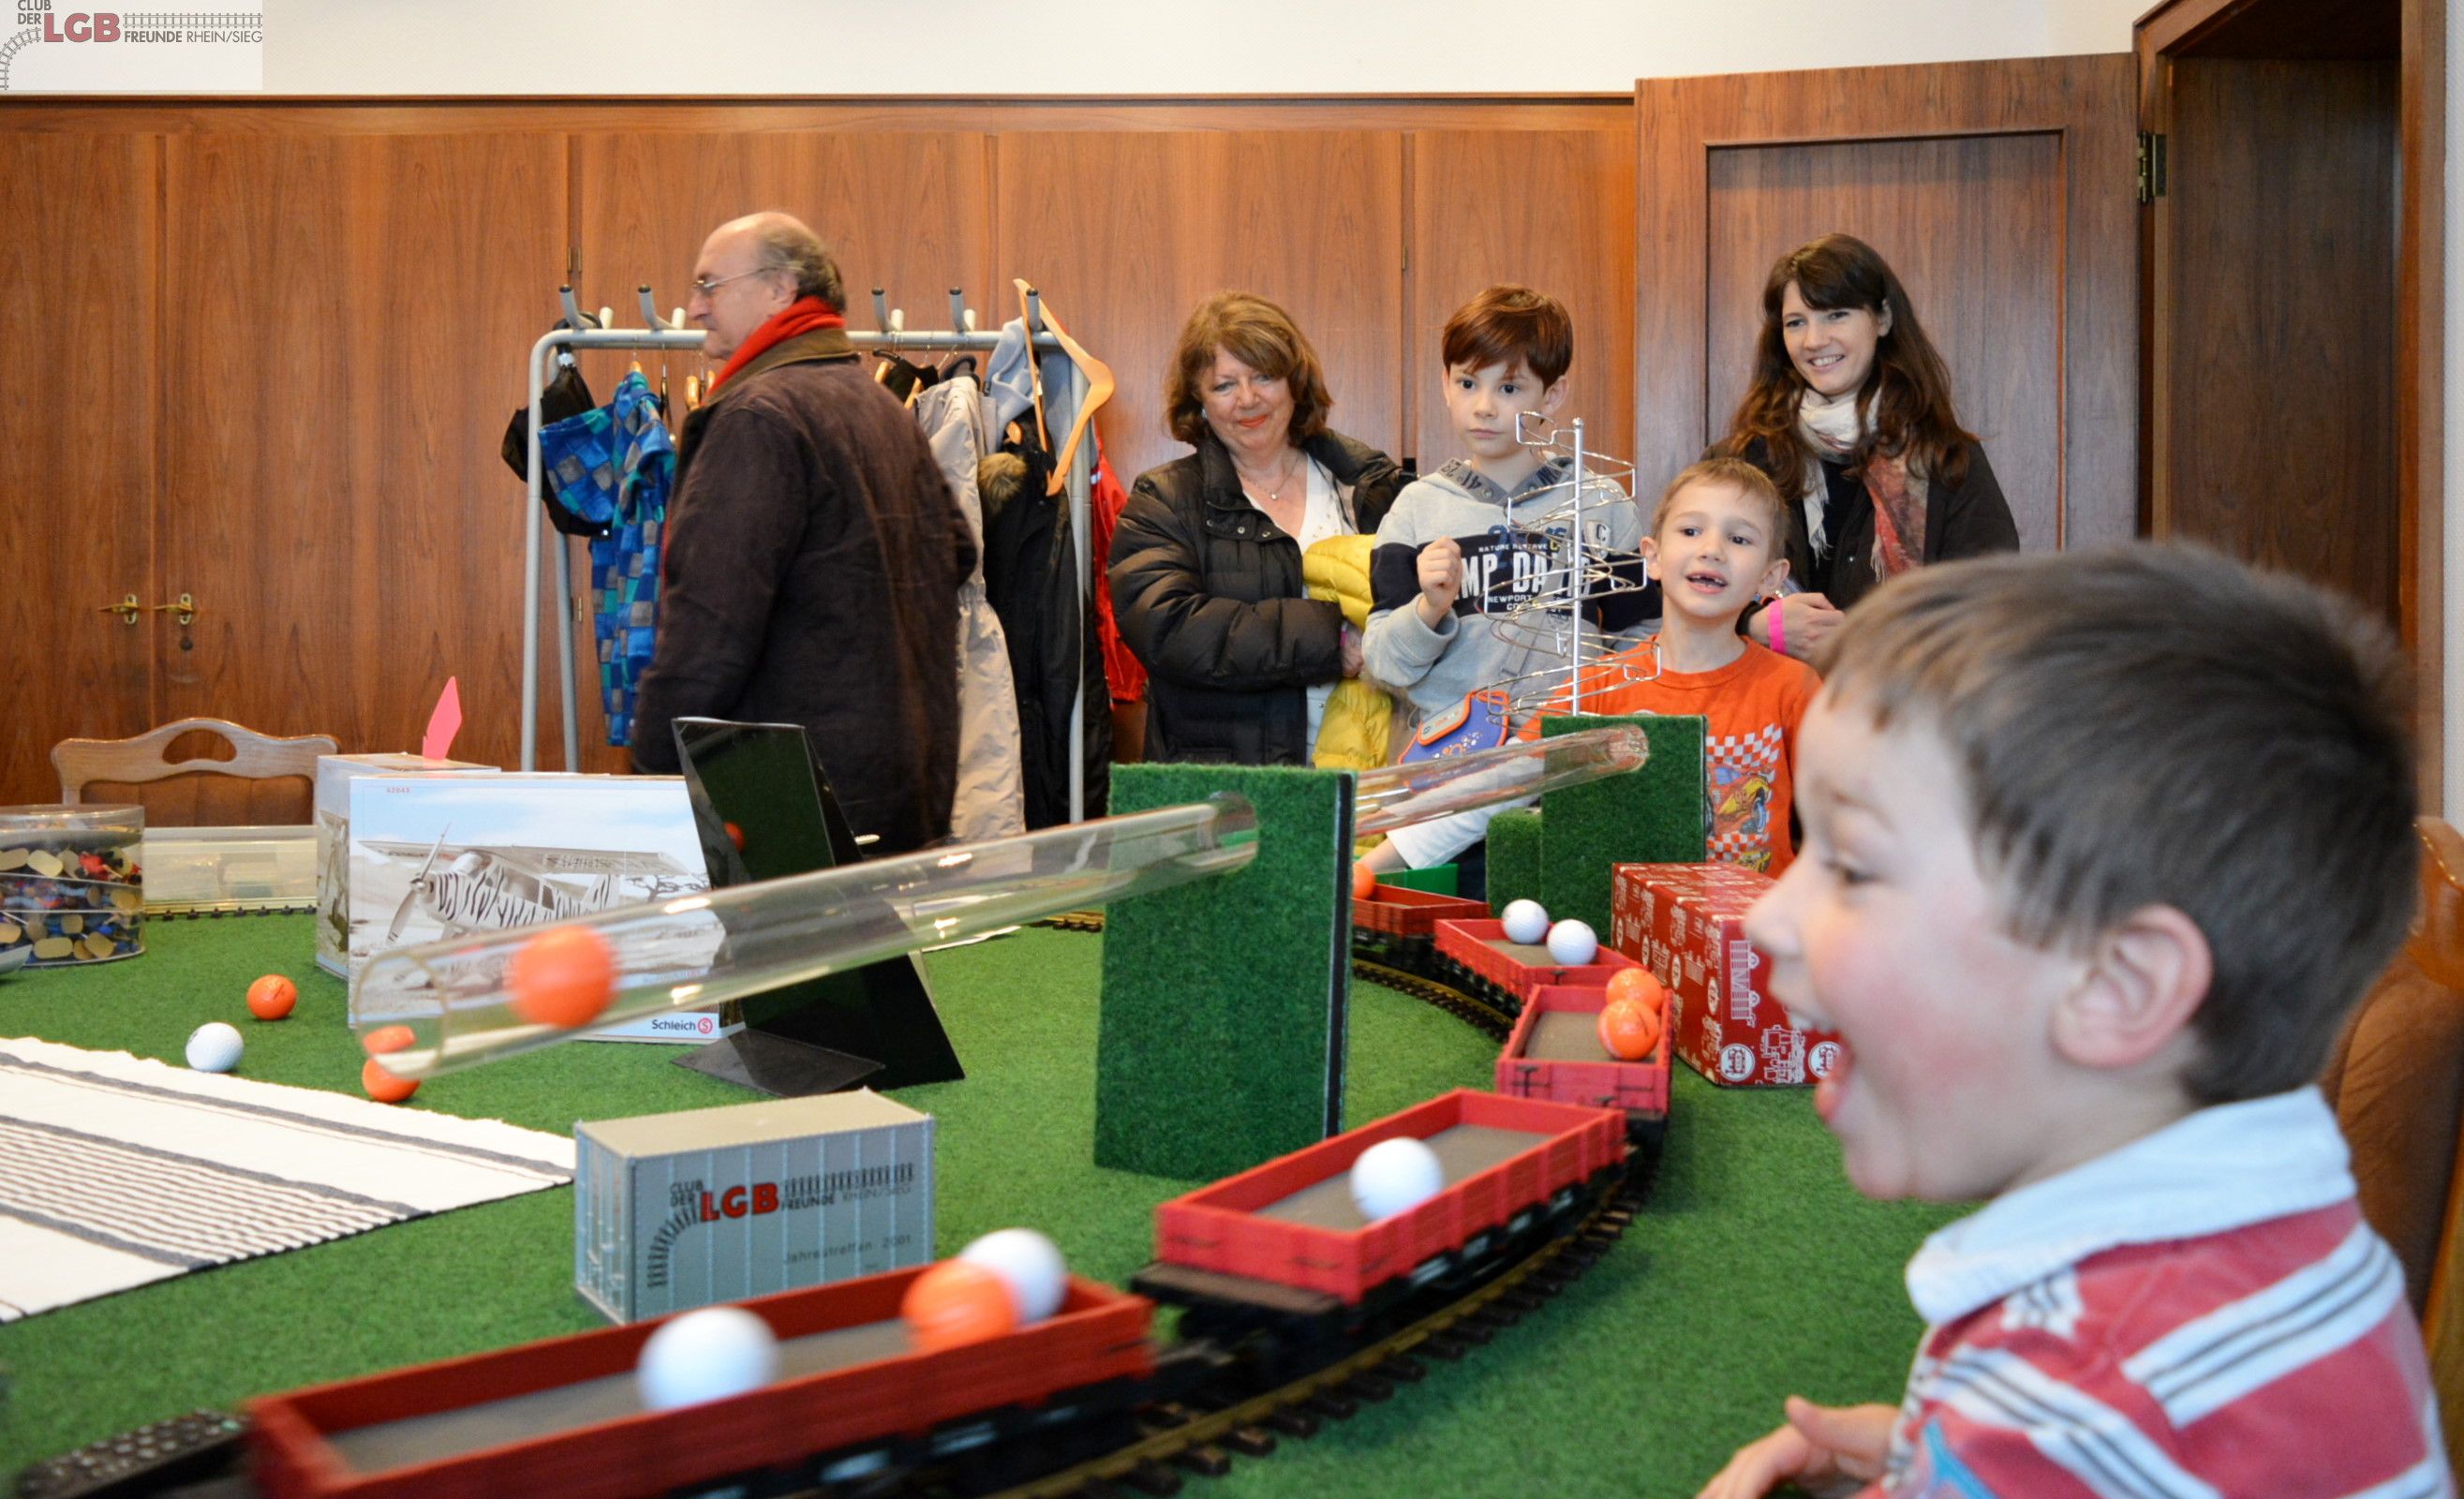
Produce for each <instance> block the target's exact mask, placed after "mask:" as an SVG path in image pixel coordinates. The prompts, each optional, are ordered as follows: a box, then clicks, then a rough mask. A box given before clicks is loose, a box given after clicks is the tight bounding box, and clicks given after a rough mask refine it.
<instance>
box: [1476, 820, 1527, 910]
mask: <svg viewBox="0 0 2464 1499" xmlns="http://www.w3.org/2000/svg"><path fill="white" fill-rule="evenodd" d="M1539 898H1540V809H1539V808H1538V807H1536V806H1516V807H1508V808H1507V810H1505V811H1503V812H1500V813H1498V814H1497V815H1496V816H1495V817H1492V818H1490V819H1489V820H1488V909H1489V910H1491V911H1504V910H1505V909H1506V907H1507V903H1508V902H1510V901H1517V900H1538V899H1539Z"/></svg>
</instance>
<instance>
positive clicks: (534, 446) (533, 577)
mask: <svg viewBox="0 0 2464 1499" xmlns="http://www.w3.org/2000/svg"><path fill="white" fill-rule="evenodd" d="M639 295H640V298H641V308H642V322H643V324H644V325H643V326H642V327H639V328H615V327H609V326H607V323H608V322H609V321H610V320H611V317H610V315H609V313H608V310H607V309H605V308H602V309H601V310H600V315H599V316H598V317H595V318H594V317H592V316H590V315H589V314H587V313H584V312H583V311H582V309H581V307H580V306H579V305H578V303H577V301H576V299H575V298H574V295H573V288H572V287H570V286H566V287H561V288H559V296H560V297H561V299H562V301H563V306H564V322H563V323H562V324H561V326H559V327H556V328H552V329H550V330H548V332H547V333H546V334H544V335H543V336H541V337H540V339H539V342H536V343H533V344H532V345H531V359H530V440H529V444H528V448H529V471H528V474H527V479H528V486H529V502H528V504H527V506H526V507H525V519H524V522H523V524H524V527H525V533H524V542H523V550H522V763H521V768H522V769H524V770H537V769H538V768H539V562H540V558H539V534H540V518H541V517H542V515H543V514H544V511H543V509H542V501H543V498H544V496H545V493H546V492H545V490H544V488H543V487H542V485H543V481H544V477H545V476H544V475H543V474H541V472H540V467H539V427H540V413H539V400H540V397H541V396H542V395H543V394H544V393H545V392H546V389H547V380H548V366H549V364H551V363H552V361H553V359H554V357H556V356H559V355H569V354H570V353H571V352H572V351H575V350H590V349H612V350H634V351H644V350H651V349H678V350H693V351H695V352H698V351H699V350H700V348H701V346H702V340H703V339H704V338H705V337H707V335H706V334H705V333H704V332H703V331H702V330H701V329H699V328H686V327H680V326H678V325H677V324H676V323H675V322H674V321H671V320H669V319H666V318H662V317H660V316H659V313H658V304H657V303H656V302H655V301H654V300H653V299H652V298H651V296H650V289H649V287H648V286H644V287H642V288H640V290H639ZM1026 304H1027V315H1026V322H1027V329H1026V332H1027V346H1028V349H1029V350H1030V357H1031V358H1032V359H1033V360H1034V361H1035V362H1037V363H1039V364H1040V363H1041V362H1042V361H1043V360H1044V359H1045V357H1047V356H1058V357H1059V358H1060V359H1061V360H1062V361H1063V363H1064V364H1066V366H1067V373H1066V376H1065V378H1066V379H1067V383H1068V384H1067V396H1068V398H1069V400H1070V402H1071V407H1070V409H1072V410H1076V409H1079V408H1083V407H1084V406H1085V404H1086V401H1087V395H1088V377H1087V372H1086V371H1085V370H1084V369H1082V368H1080V367H1079V365H1078V363H1077V361H1075V360H1074V359H1071V358H1070V356H1069V351H1068V350H1067V349H1066V348H1064V347H1063V346H1062V343H1061V341H1060V340H1059V339H1058V338H1056V337H1054V336H1053V334H1052V333H1051V331H1050V330H1049V329H1048V328H1046V327H1045V323H1044V317H1043V299H1042V298H1041V297H1039V296H1038V295H1037V294H1036V293H1035V292H1033V291H1029V292H1028V293H1027V294H1026ZM950 314H951V322H952V324H953V326H952V327H951V328H949V329H946V330H941V331H931V332H915V331H910V330H908V329H905V328H904V327H902V326H901V324H902V323H903V322H904V318H903V316H902V312H901V310H897V309H892V308H891V307H890V306H889V305H888V301H887V299H886V298H885V297H884V296H883V294H882V293H881V292H879V291H875V292H874V293H873V320H874V321H875V322H876V323H878V324H879V325H880V331H878V332H874V333H855V332H852V331H851V332H849V334H848V335H847V338H848V341H849V342H852V343H854V344H855V346H856V347H857V348H859V349H919V350H927V351H931V352H935V353H980V354H990V353H991V352H992V351H993V349H994V348H995V347H996V346H998V345H999V344H1000V342H1001V335H1000V333H999V332H998V331H995V332H989V333H986V332H978V331H977V330H976V326H975V322H976V320H975V316H974V314H973V313H972V312H970V311H969V310H968V308H967V305H966V297H965V294H964V293H963V292H961V291H960V290H958V289H957V288H953V289H952V290H951V292H950ZM1094 447H1095V434H1094V431H1093V430H1092V428H1091V427H1090V428H1089V430H1088V431H1087V435H1086V436H1085V438H1084V439H1083V440H1081V441H1080V442H1079V444H1078V446H1077V448H1076V449H1075V451H1073V452H1068V453H1067V454H1062V453H1055V454H1054V455H1053V457H1054V461H1055V462H1056V463H1057V464H1060V465H1061V466H1062V468H1063V471H1064V472H1065V473H1066V474H1067V475H1068V480H1067V495H1068V497H1069V526H1070V540H1071V542H1072V544H1073V546H1074V547H1075V549H1076V551H1077V585H1078V617H1079V620H1080V621H1081V624H1080V628H1082V629H1083V628H1089V626H1088V625H1087V624H1086V623H1085V621H1086V613H1087V589H1088V577H1089V573H1088V568H1089V556H1088V547H1089V545H1090V544H1091V543H1090V542H1089V536H1090V534H1091V530H1092V524H1093V518H1092V515H1091V514H1090V509H1091V496H1092V494H1093V490H1094V458H1093V453H1094ZM553 573H554V576H555V579H556V604H557V610H556V638H557V663H558V667H557V670H558V674H559V681H560V686H561V690H562V693H563V700H564V768H565V769H567V770H579V769H580V768H581V767H582V727H581V708H580V699H579V698H578V697H577V696H576V689H575V680H574V669H573V631H574V591H573V549H572V548H571V547H570V546H569V545H559V546H558V547H557V549H556V565H555V567H554V569H553ZM1086 815H1087V684H1086V680H1085V676H1084V673H1081V674H1080V677H1079V680H1078V686H1077V692H1076V694H1075V696H1074V698H1073V700H1072V702H1071V705H1070V709H1069V816H1070V820H1071V821H1073V822H1077V821H1083V820H1084V819H1085V818H1086Z"/></svg>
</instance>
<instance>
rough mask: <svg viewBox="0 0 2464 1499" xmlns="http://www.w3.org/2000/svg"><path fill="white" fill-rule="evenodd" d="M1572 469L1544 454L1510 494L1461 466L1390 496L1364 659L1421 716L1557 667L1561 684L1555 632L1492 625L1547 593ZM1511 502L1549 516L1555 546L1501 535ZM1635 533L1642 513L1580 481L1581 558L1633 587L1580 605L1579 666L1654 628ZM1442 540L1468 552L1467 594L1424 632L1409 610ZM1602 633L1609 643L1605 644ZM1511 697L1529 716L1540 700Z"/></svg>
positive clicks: (1529, 516) (1524, 522) (1521, 517)
mask: <svg viewBox="0 0 2464 1499" xmlns="http://www.w3.org/2000/svg"><path fill="white" fill-rule="evenodd" d="M1572 469H1573V464H1572V463H1571V462H1570V461H1568V460H1567V459H1564V458H1551V459H1550V460H1549V461H1548V462H1547V463H1544V464H1542V465H1541V466H1540V468H1539V469H1537V470H1536V471H1534V472H1533V473H1532V474H1531V475H1530V476H1529V478H1526V479H1525V480H1524V481H1523V482H1522V483H1521V484H1518V485H1516V486H1515V487H1514V491H1513V493H1512V494H1511V495H1510V496H1509V495H1508V494H1507V492H1506V491H1505V490H1503V489H1500V488H1499V487H1498V486H1497V484H1496V483H1495V482H1494V481H1492V480H1491V479H1489V478H1488V476H1487V475H1485V474H1482V473H1481V472H1480V471H1479V470H1478V469H1475V468H1473V467H1472V466H1471V465H1470V464H1469V463H1466V462H1464V461H1463V460H1462V459H1460V458H1458V459H1455V460H1453V461H1451V462H1449V463H1447V464H1446V466H1445V467H1444V468H1441V469H1440V470H1439V471H1438V472H1437V473H1435V474H1430V475H1428V476H1426V477H1424V478H1421V479H1418V480H1416V481H1414V482H1413V483H1412V484H1411V485H1409V486H1408V487H1406V488H1405V489H1404V491H1403V493H1402V494H1401V495H1399V496H1397V497H1396V500H1395V508H1394V509H1392V510H1390V511H1388V512H1387V513H1386V518H1385V520H1384V521H1382V522H1381V523H1380V524H1379V525H1378V527H1377V547H1376V550H1375V552H1374V553H1372V554H1371V557H1370V564H1369V578H1370V592H1371V595H1372V597H1373V600H1374V602H1375V607H1374V608H1373V609H1372V610H1371V612H1370V615H1369V628H1368V629H1367V630H1366V631H1365V632H1364V633H1363V635H1362V637H1361V653H1362V657H1363V660H1364V663H1365V670H1366V672H1367V674H1368V675H1369V676H1371V677H1373V678H1375V680H1376V681H1378V682H1380V683H1382V684H1384V685H1385V686H1386V687H1388V688H1390V689H1392V690H1394V691H1396V692H1397V693H1401V694H1406V695H1407V696H1408V697H1409V698H1410V700H1411V705H1412V709H1413V711H1414V714H1415V716H1416V717H1425V716H1429V715H1431V714H1434V713H1439V712H1441V711H1443V710H1445V709H1448V708H1451V707H1453V706H1454V705H1455V704H1457V703H1460V702H1462V701H1463V698H1464V697H1466V696H1468V695H1469V694H1472V693H1476V692H1479V691H1481V690H1483V689H1485V688H1488V687H1493V686H1495V685H1496V684H1498V683H1499V682H1502V681H1505V680H1507V678H1510V677H1519V676H1523V675H1525V674H1526V673H1529V672H1539V671H1544V670H1548V669H1550V668H1556V669H1558V670H1557V672H1556V679H1557V681H1558V682H1559V683H1560V684H1561V685H1562V683H1563V681H1564V679H1565V677H1566V675H1567V672H1565V671H1564V668H1565V667H1566V666H1567V664H1568V663H1567V652H1566V651H1564V650H1559V649H1557V648H1556V647H1555V646H1554V645H1553V644H1552V643H1551V637H1552V636H1557V638H1562V635H1560V634H1559V632H1558V631H1557V630H1556V629H1554V628H1551V625H1549V624H1544V622H1543V621H1542V620H1540V619H1535V620H1533V621H1532V622H1531V626H1536V627H1540V628H1530V627H1526V628H1523V629H1520V630H1517V631H1515V632H1514V634H1513V635H1507V634H1501V633H1500V632H1499V630H1498V625H1499V623H1500V622H1501V621H1502V620H1503V619H1504V618H1505V616H1506V615H1507V613H1508V612H1509V611H1511V610H1512V609H1514V608H1516V607H1518V606H1524V605H1527V604H1528V603H1529V601H1530V600H1531V598H1532V597H1533V596H1534V594H1535V593H1536V592H1537V591H1539V589H1540V588H1542V587H1547V586H1551V585H1552V584H1549V583H1544V582H1543V581H1542V580H1541V579H1540V574H1542V573H1544V572H1546V571H1548V570H1550V569H1551V568H1552V567H1553V568H1556V569H1562V568H1563V567H1564V566H1565V565H1566V557H1567V554H1568V552H1570V551H1571V549H1572V548H1571V544H1570V542H1569V540H1568V539H1569V538H1570V536H1571V535H1572V529H1573V527H1572V521H1573V517H1572V515H1571V513H1570V511H1571V499H1572V485H1571V482H1570V480H1571V471H1572ZM1509 502H1510V504H1511V506H1512V511H1513V518H1514V523H1515V524H1516V525H1517V526H1521V527H1529V526H1532V525H1534V524H1536V523H1539V522H1541V520H1542V518H1543V517H1549V518H1548V519H1547V520H1546V523H1545V525H1542V527H1541V528H1542V529H1543V530H1544V531H1545V532H1546V533H1547V535H1548V536H1549V537H1550V539H1551V540H1550V543H1549V546H1550V548H1551V550H1549V551H1544V550H1543V549H1542V548H1541V547H1540V546H1538V545H1536V544H1533V543H1531V542H1530V541H1529V540H1528V539H1523V540H1518V539H1517V538H1514V537H1510V536H1509V535H1508V534H1507V509H1508V505H1509ZM1642 528H1643V522H1642V516H1641V512H1640V511H1639V509H1638V508H1637V507H1636V505H1635V503H1634V501H1633V500H1631V499H1629V498H1627V497H1626V496H1625V494H1624V492H1623V491H1622V490H1619V489H1618V488H1617V486H1616V485H1614V484H1611V483H1609V482H1607V481H1606V480H1604V479H1598V478H1594V479H1591V480H1590V481H1589V482H1587V483H1586V484H1585V485H1584V496H1583V551H1584V557H1585V560H1586V562H1592V563H1595V564H1596V563H1599V562H1608V563H1614V564H1615V565H1616V566H1617V572H1618V575H1619V576H1620V577H1621V578H1623V579H1625V580H1626V581H1627V582H1629V583H1630V584H1634V585H1636V587H1637V588H1638V589H1639V590H1640V591H1628V592H1618V593H1612V594H1608V595H1606V596H1605V597H1601V598H1598V599H1595V600H1594V601H1592V602H1590V603H1587V604H1586V605H1585V606H1583V617H1584V624H1585V628H1584V631H1583V634H1584V645H1583V657H1584V659H1585V660H1586V661H1590V660H1595V659H1597V656H1598V655H1599V654H1605V653H1606V652H1607V651H1609V650H1618V649H1621V648H1622V647H1623V646H1625V645H1627V644H1630V643H1632V642H1634V641H1637V640H1639V639H1641V638H1642V637H1644V636H1646V635H1648V634H1650V633H1651V632H1652V631H1653V629H1654V628H1657V627H1658V625H1659V621H1660V590H1659V588H1658V587H1657V586H1651V587H1648V588H1642V587H1641V585H1642V584H1643V582H1644V578H1643V569H1642V560H1641V556H1640V553H1639V547H1640V546H1641V544H1642ZM1447 536H1450V537H1453V538H1454V539H1455V540H1457V541H1458V542H1459V543H1460V544H1461V545H1462V547H1463V573H1464V580H1463V594H1462V596H1461V597H1460V598H1458V599H1457V600H1456V601H1455V606H1454V611H1453V613H1452V614H1450V615H1448V616H1447V617H1446V618H1445V619H1444V620H1443V621H1441V622H1440V624H1439V626H1438V628H1435V629H1431V628H1429V627H1428V626H1426V625H1424V624H1422V623H1421V622H1420V614H1419V609H1418V608H1417V607H1415V603H1416V601H1418V599H1419V596H1420V583H1419V558H1420V549H1421V548H1422V547H1424V546H1426V545H1428V544H1429V543H1430V542H1431V541H1434V540H1438V539H1439V538H1440V537H1447ZM1552 554H1553V555H1552ZM1602 631H1605V632H1606V634H1607V636H1608V637H1610V638H1606V639H1604V638H1603V635H1602ZM1518 637H1519V638H1518ZM1518 698H1520V699H1524V700H1523V701H1522V702H1521V703H1520V705H1521V706H1523V707H1525V708H1527V709H1528V708H1529V707H1536V706H1537V704H1538V697H1537V696H1536V695H1534V694H1518Z"/></svg>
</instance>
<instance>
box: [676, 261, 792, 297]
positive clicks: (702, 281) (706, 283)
mask: <svg viewBox="0 0 2464 1499" xmlns="http://www.w3.org/2000/svg"><path fill="white" fill-rule="evenodd" d="M785 269H786V267H784V266H775V265H758V266H755V267H754V268H753V269H752V270H750V271H738V272H737V273H736V274H735V275H734V276H720V277H719V278H718V279H717V280H715V281H714V280H711V279H710V278H708V277H707V276H695V277H693V280H692V281H691V282H689V283H687V284H688V285H690V286H691V287H692V288H693V290H694V291H695V292H698V293H700V294H701V295H702V296H704V297H708V296H709V295H710V294H711V293H713V292H715V291H717V290H718V289H719V288H720V287H722V286H725V285H726V284H727V283H728V282H730V281H741V280H743V279H744V278H745V277H746V276H767V275H768V274H769V273H771V272H773V271H783V270H785Z"/></svg>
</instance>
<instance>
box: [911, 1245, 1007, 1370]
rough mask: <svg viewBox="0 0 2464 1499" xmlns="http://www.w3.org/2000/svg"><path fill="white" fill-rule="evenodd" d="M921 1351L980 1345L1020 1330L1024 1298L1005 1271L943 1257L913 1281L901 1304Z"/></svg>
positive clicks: (928, 1351) (932, 1352)
mask: <svg viewBox="0 0 2464 1499" xmlns="http://www.w3.org/2000/svg"><path fill="white" fill-rule="evenodd" d="M898 1314H899V1315H900V1316H902V1317H905V1318H906V1319H907V1335H908V1337H909V1338H910V1339H912V1340H913V1342H914V1344H915V1351H916V1352H917V1353H919V1354H936V1353H939V1352H940V1351H941V1350H942V1349H945V1348H957V1347H960V1346H962V1345H964V1344H967V1343H980V1342H982V1341H984V1340H985V1339H986V1338H993V1337H1001V1336H1002V1335H1004V1334H1009V1333H1013V1332H1016V1331H1017V1330H1018V1301H1017V1299H1016V1298H1015V1297H1013V1296H1011V1295H1010V1292H1009V1287H1008V1285H1007V1284H1005V1283H1004V1282H1003V1281H1002V1280H1001V1277H1000V1276H999V1275H996V1274H994V1273H993V1272H992V1271H991V1270H988V1269H986V1268H983V1267H982V1266H980V1265H977V1264H975V1263H973V1262H972V1261H968V1260H943V1261H942V1262H941V1263H940V1264H938V1265H935V1266H934V1267H933V1268H931V1269H929V1270H926V1271H925V1272H924V1273H923V1274H921V1275H918V1276H916V1277H915V1279H914V1280H913V1281H912V1282H910V1283H909V1284H908V1287H907V1294H906V1296H905V1297H903V1298H902V1299H901V1300H900V1301H899V1303H898Z"/></svg>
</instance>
